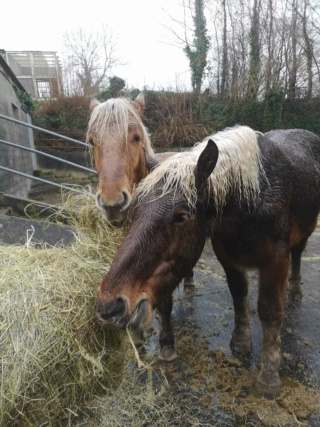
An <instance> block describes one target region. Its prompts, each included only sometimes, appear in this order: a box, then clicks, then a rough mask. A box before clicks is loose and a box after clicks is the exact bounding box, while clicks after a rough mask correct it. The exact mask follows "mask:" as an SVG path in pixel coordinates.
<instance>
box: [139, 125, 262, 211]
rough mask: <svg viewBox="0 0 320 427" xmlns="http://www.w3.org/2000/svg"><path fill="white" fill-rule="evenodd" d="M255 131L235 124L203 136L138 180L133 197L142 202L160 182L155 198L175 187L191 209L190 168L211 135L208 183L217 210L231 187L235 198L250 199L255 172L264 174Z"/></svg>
mask: <svg viewBox="0 0 320 427" xmlns="http://www.w3.org/2000/svg"><path fill="white" fill-rule="evenodd" d="M257 135H258V132H255V131H254V130H252V129H251V128H249V127H247V126H236V127H234V128H228V129H225V130H224V131H221V132H218V133H216V134H214V135H211V136H209V137H207V138H206V139H205V140H204V141H203V142H201V143H199V144H197V145H195V146H194V147H193V149H192V150H191V151H186V152H182V153H178V154H175V155H174V156H172V157H169V158H168V159H167V160H165V161H164V162H163V163H161V164H160V165H159V166H158V167H157V168H156V169H155V170H154V171H153V172H152V173H151V174H149V175H148V176H147V177H146V178H145V179H144V180H143V181H141V182H140V184H139V185H138V187H137V188H136V190H135V199H137V201H138V202H139V203H140V202H142V201H143V198H144V197H145V196H146V195H148V194H152V193H153V189H154V187H155V185H157V184H158V183H160V182H161V190H160V194H159V193H157V195H155V198H161V197H163V196H164V195H165V194H168V193H169V192H172V191H173V192H175V191H179V192H182V194H183V196H184V197H185V198H186V199H187V202H188V205H189V207H190V209H191V210H193V209H195V205H196V201H197V190H196V187H195V179H194V170H195V167H196V165H197V161H198V159H199V156H200V154H201V153H202V151H203V150H204V148H205V147H206V145H207V141H208V139H213V140H214V142H215V143H216V144H217V146H218V149H219V157H218V162H217V165H216V167H215V169H214V171H213V173H212V174H211V175H210V178H209V179H208V183H209V188H210V191H209V194H210V196H211V197H213V199H214V201H215V205H216V208H217V210H218V211H221V210H222V208H223V207H224V205H225V203H226V200H227V196H228V194H229V193H230V190H232V189H235V190H236V193H237V194H238V198H239V200H240V199H241V198H245V200H248V201H250V200H254V199H255V198H256V197H257V195H258V194H259V191H260V185H259V172H262V174H263V175H264V170H263V167H262V163H261V155H260V150H259V146H258V144H257Z"/></svg>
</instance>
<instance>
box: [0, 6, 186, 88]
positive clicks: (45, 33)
mask: <svg viewBox="0 0 320 427" xmlns="http://www.w3.org/2000/svg"><path fill="white" fill-rule="evenodd" d="M180 3H181V0H87V1H79V0H77V1H75V0H53V1H51V2H44V1H43V0H28V1H25V0H18V1H13V0H9V1H4V2H2V4H1V25H0V49H4V50H7V51H10V50H49V51H51V50H53V51H57V52H58V54H59V53H60V54H61V51H62V48H63V44H62V35H63V34H64V33H65V32H66V31H70V30H72V29H77V28H79V27H83V28H87V29H94V28H97V27H99V26H100V25H101V24H108V25H109V26H110V27H111V28H113V31H114V33H115V34H116V35H117V36H118V46H119V55H120V56H121V58H122V59H123V61H124V62H126V63H127V65H126V66H124V67H121V68H118V69H115V70H114V74H115V75H117V76H119V77H121V78H123V79H125V80H126V82H127V84H128V86H129V87H138V88H139V89H142V88H143V87H144V86H148V87H149V88H151V89H152V88H154V89H161V88H170V87H171V88H174V89H175V88H177V87H178V88H180V89H185V88H186V89H188V88H190V77H189V76H190V74H189V67H188V61H187V59H186V57H185V54H184V53H183V52H182V50H181V49H179V48H178V47H176V46H173V45H172V44H175V38H174V36H173V35H172V33H171V32H170V31H169V30H168V29H166V28H165V27H166V26H167V27H168V26H169V27H170V26H172V25H173V22H172V20H171V19H170V18H169V14H170V15H171V16H173V17H174V18H175V19H177V20H181V19H182V8H181V6H180Z"/></svg>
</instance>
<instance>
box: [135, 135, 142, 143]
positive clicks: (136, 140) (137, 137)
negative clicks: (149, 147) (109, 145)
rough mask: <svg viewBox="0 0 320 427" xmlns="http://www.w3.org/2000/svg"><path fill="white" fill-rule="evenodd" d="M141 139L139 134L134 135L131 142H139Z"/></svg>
mask: <svg viewBox="0 0 320 427" xmlns="http://www.w3.org/2000/svg"><path fill="white" fill-rule="evenodd" d="M140 141H141V138H140V136H139V135H135V136H134V137H133V142H140Z"/></svg>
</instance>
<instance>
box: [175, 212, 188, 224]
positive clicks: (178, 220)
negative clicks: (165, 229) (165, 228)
mask: <svg viewBox="0 0 320 427" xmlns="http://www.w3.org/2000/svg"><path fill="white" fill-rule="evenodd" d="M189 219H190V215H189V214H188V213H186V212H183V213H176V214H175V215H174V216H173V220H172V222H173V224H175V225H182V224H184V223H185V222H186V221H188V220H189Z"/></svg>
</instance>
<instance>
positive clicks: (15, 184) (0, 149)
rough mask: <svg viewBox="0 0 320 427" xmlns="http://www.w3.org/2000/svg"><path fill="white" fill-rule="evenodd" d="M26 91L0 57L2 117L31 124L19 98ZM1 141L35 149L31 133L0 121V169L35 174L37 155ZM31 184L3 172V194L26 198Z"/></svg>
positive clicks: (0, 179) (0, 182)
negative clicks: (0, 167)
mask: <svg viewBox="0 0 320 427" xmlns="http://www.w3.org/2000/svg"><path fill="white" fill-rule="evenodd" d="M24 92H26V90H25V88H24V87H23V85H22V84H21V83H20V81H19V80H18V79H17V77H16V76H15V74H14V72H13V71H12V69H11V68H10V67H9V65H8V64H7V62H6V61H5V60H4V58H3V57H2V56H1V55H0V114H1V115H3V116H7V117H9V118H13V119H15V120H20V121H22V122H24V123H31V117H30V116H29V114H28V113H27V112H26V111H25V110H24V108H23V106H22V104H21V102H20V99H19V96H18V95H19V93H20V94H21V93H24ZM1 140H4V141H8V142H11V143H13V144H18V145H23V146H25V147H28V148H34V143H33V132H32V130H31V129H30V128H28V127H26V126H23V125H20V124H18V123H14V122H12V121H9V120H7V119H4V118H0V166H2V167H5V168H8V169H12V170H15V171H19V172H22V173H25V174H29V175H32V173H33V170H34V169H36V168H37V165H36V157H35V155H34V154H31V153H30V152H28V151H24V150H21V149H18V148H15V147H11V146H8V145H5V144H3V143H1ZM30 185H31V180H30V179H28V178H24V177H22V176H19V175H16V174H13V173H12V172H9V171H6V170H3V169H0V192H2V193H8V194H10V195H13V196H16V197H22V198H25V197H26V196H27V194H28V191H29V189H30Z"/></svg>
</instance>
